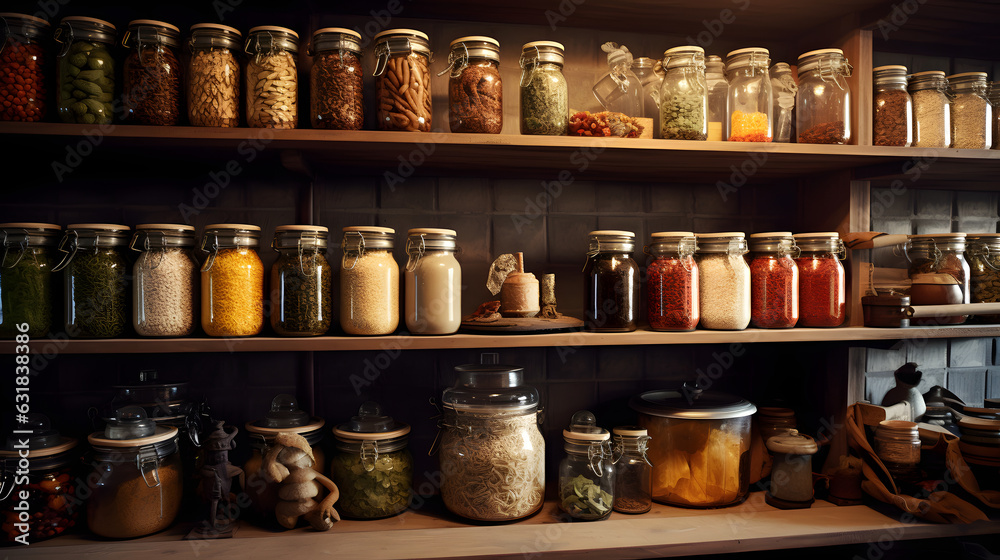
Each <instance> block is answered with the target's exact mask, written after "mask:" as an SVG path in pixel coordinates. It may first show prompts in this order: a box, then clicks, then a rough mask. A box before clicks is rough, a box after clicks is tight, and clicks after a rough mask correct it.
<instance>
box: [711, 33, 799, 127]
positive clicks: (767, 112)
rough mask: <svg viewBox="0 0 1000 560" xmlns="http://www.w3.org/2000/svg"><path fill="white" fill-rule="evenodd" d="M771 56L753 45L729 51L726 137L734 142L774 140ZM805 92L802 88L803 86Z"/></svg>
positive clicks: (727, 59)
mask: <svg viewBox="0 0 1000 560" xmlns="http://www.w3.org/2000/svg"><path fill="white" fill-rule="evenodd" d="M770 64H771V58H770V55H769V53H768V51H767V49H762V48H759V47H750V48H746V49H738V50H735V51H733V52H731V53H729V54H728V55H726V77H727V78H728V80H729V89H728V91H729V93H728V94H727V96H726V115H727V120H726V138H727V139H728V140H729V141H730V142H770V141H771V138H772V123H773V121H772V115H771V111H773V110H774V109H773V107H772V103H773V101H772V97H771V77H770V74H769V72H768V68H769V66H770ZM799 91H800V92H801V89H800V90H799Z"/></svg>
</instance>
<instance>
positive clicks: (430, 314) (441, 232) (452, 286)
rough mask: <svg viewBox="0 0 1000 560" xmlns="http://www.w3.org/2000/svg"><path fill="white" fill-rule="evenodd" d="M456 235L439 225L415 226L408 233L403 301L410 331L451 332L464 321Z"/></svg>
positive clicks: (420, 332)
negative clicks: (456, 256) (435, 226)
mask: <svg viewBox="0 0 1000 560" xmlns="http://www.w3.org/2000/svg"><path fill="white" fill-rule="evenodd" d="M457 235H458V234H456V233H455V230H453V229H438V228H414V229H411V230H410V231H408V232H407V234H406V255H407V257H408V260H407V261H406V270H405V283H406V297H405V300H404V305H405V313H406V328H407V330H409V331H410V333H411V334H452V333H454V332H456V331H457V330H458V327H459V326H461V324H462V265H460V264H459V263H458V259H456V258H455V253H456V252H457V251H458V244H457V242H456V237H457Z"/></svg>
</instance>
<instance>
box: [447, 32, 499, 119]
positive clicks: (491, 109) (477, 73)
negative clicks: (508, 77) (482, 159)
mask: <svg viewBox="0 0 1000 560" xmlns="http://www.w3.org/2000/svg"><path fill="white" fill-rule="evenodd" d="M448 71H451V75H450V76H449V78H448V123H449V125H450V126H451V131H452V132H472V133H486V134H500V131H501V130H503V83H502V81H501V79H500V42H499V41H497V40H496V39H493V38H492V37H460V38H458V39H455V40H454V41H452V42H451V52H450V53H448V68H446V69H445V70H444V72H448ZM444 72H442V74H443V73H444Z"/></svg>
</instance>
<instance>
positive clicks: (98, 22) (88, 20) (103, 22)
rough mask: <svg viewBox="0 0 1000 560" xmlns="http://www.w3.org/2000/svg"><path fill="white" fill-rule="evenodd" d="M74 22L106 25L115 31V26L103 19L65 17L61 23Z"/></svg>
mask: <svg viewBox="0 0 1000 560" xmlns="http://www.w3.org/2000/svg"><path fill="white" fill-rule="evenodd" d="M74 21H83V22H87V23H97V24H100V25H106V26H108V27H110V28H111V29H112V30H114V29H115V26H114V25H112V24H111V23H109V22H107V21H104V20H103V19H97V18H92V17H85V16H69V17H64V18H62V21H61V22H60V23H66V22H69V23H73V22H74Z"/></svg>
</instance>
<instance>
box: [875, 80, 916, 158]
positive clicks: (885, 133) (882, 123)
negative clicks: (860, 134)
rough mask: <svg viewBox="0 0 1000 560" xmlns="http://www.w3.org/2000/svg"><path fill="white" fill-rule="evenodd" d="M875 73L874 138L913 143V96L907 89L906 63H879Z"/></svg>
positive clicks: (878, 143)
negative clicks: (903, 64) (886, 64)
mask: <svg viewBox="0 0 1000 560" xmlns="http://www.w3.org/2000/svg"><path fill="white" fill-rule="evenodd" d="M873 72H874V74H875V78H874V79H875V100H874V103H873V105H874V111H875V113H874V115H873V116H872V142H873V143H874V144H875V145H876V146H909V145H910V144H912V143H913V120H912V119H913V99H912V98H911V97H910V94H909V93H907V91H906V85H907V77H906V66H879V67H878V68H876V69H875V70H873Z"/></svg>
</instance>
